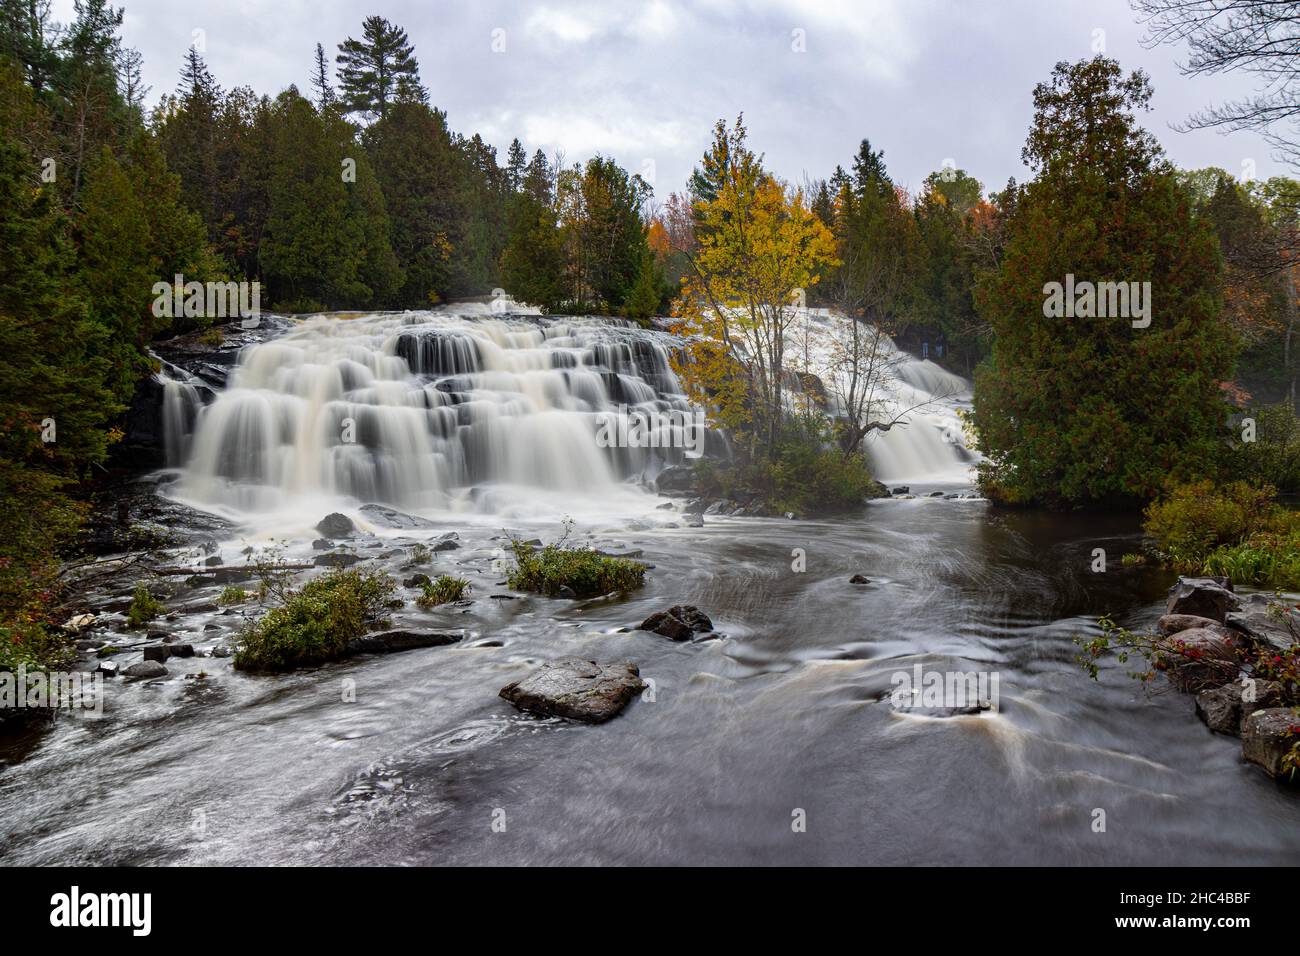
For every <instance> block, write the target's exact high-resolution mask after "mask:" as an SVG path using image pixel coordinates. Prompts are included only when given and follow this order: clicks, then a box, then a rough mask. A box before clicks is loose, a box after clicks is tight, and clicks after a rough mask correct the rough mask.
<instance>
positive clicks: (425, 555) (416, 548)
mask: <svg viewBox="0 0 1300 956" xmlns="http://www.w3.org/2000/svg"><path fill="white" fill-rule="evenodd" d="M410 558H411V563H412V564H428V563H429V562H430V561H432V560H433V552H432V551H430V550H429V546H428V545H427V544H413V545H411V551H410Z"/></svg>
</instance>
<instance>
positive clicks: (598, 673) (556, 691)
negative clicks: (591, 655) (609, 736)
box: [501, 658, 646, 724]
mask: <svg viewBox="0 0 1300 956" xmlns="http://www.w3.org/2000/svg"><path fill="white" fill-rule="evenodd" d="M645 686H646V684H645V681H643V680H642V679H641V677H640V671H639V670H638V669H637V666H636V665H635V664H633V663H632V662H631V661H624V662H623V663H619V664H598V663H596V662H595V661H584V660H578V659H576V658H564V659H562V660H557V661H547V662H546V663H544V664H542V666H541V667H539V668H537V669H536V670H535V671H533V672H532V673H531V674H529V675H528V676H527V677H525V678H523V679H522V680H517V681H514V682H513V683H510V684H507V685H506V686H505V687H503V688H501V697H502V698H504V699H505V700H508V701H510V703H512V704H514V705H515V706H516V707H518V708H519V709H520V710H526V711H528V712H530V713H534V714H540V715H542V716H545V717H567V718H569V719H570V720H581V721H586V722H587V723H592V724H599V723H603V722H604V721H606V720H609V719H610V718H611V717H615V716H617V715H618V713H619V712H620V711H621V710H622V709H623V708H624V707H626V706H627V704H628V702H629V701H631V699H632V698H633V697H634V696H636V695H637V694H638V693H640V692H641V691H642V690H643V689H645Z"/></svg>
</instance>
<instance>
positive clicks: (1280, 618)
mask: <svg viewBox="0 0 1300 956" xmlns="http://www.w3.org/2000/svg"><path fill="white" fill-rule="evenodd" d="M1224 620H1225V622H1226V623H1227V626H1228V627H1231V628H1233V629H1235V630H1238V631H1240V632H1242V633H1243V634H1245V635H1246V636H1247V637H1249V638H1250V639H1251V640H1252V641H1254V642H1255V643H1256V644H1258V645H1259V646H1260V647H1261V648H1271V649H1272V650H1275V651H1285V650H1288V649H1290V647H1291V645H1292V644H1300V610H1297V609H1296V608H1294V607H1288V606H1286V605H1285V604H1283V603H1282V602H1281V601H1278V600H1277V599H1275V598H1273V597H1272V595H1268V594H1252V595H1250V596H1249V597H1246V598H1243V599H1242V601H1241V610H1240V611H1237V612H1235V613H1230V614H1228V615H1227V616H1226V617H1225V618H1224Z"/></svg>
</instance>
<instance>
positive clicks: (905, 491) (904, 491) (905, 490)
mask: <svg viewBox="0 0 1300 956" xmlns="http://www.w3.org/2000/svg"><path fill="white" fill-rule="evenodd" d="M889 493H890V494H891V495H910V494H911V493H912V489H911V487H910V486H908V485H899V486H898V487H897V488H891V489H890V491H889Z"/></svg>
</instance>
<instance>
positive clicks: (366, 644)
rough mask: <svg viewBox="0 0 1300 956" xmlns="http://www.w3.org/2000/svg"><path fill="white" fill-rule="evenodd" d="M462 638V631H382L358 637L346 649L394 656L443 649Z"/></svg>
mask: <svg viewBox="0 0 1300 956" xmlns="http://www.w3.org/2000/svg"><path fill="white" fill-rule="evenodd" d="M464 637H465V632H464V631H401V630H398V631H382V632H380V633H378V634H366V635H364V636H362V637H358V638H357V639H356V640H354V641H352V642H351V643H350V644H349V645H348V649H349V650H350V651H351V652H352V653H353V654H394V653H396V652H398V651H411V650H415V649H417V648H420V647H443V646H444V645H447V644H455V643H457V642H458V641H460V640H462V639H463V638H464Z"/></svg>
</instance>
